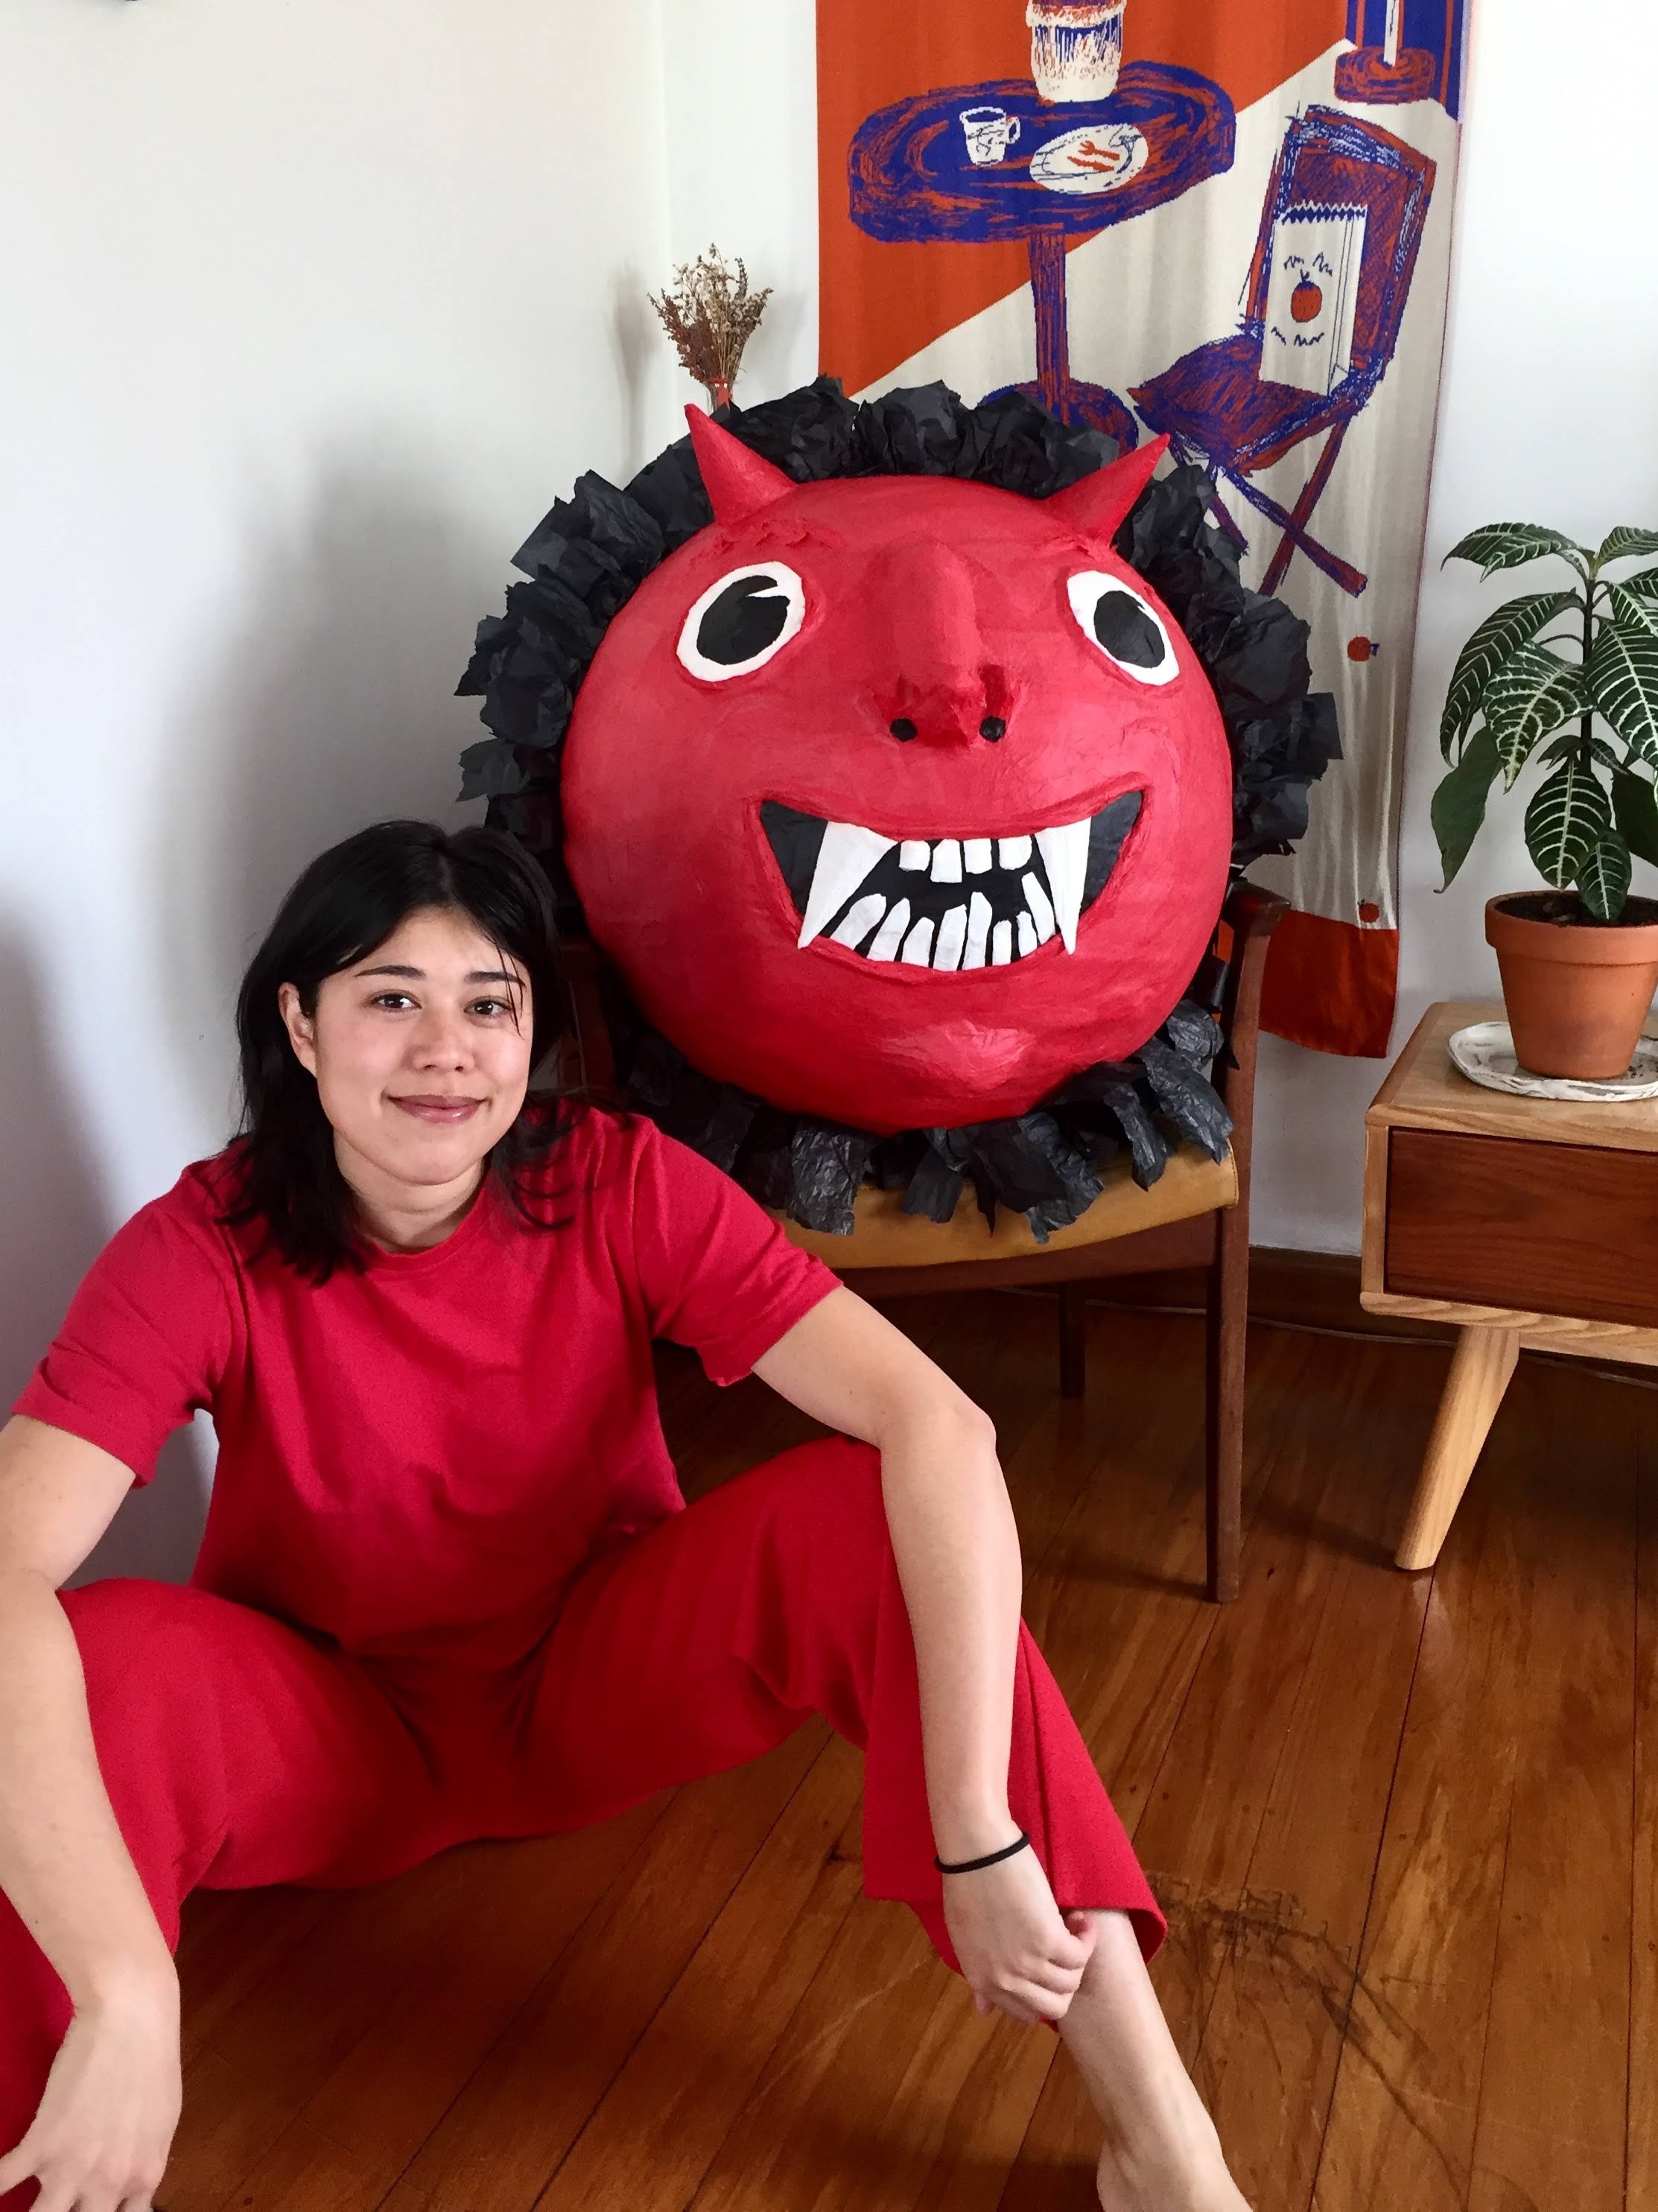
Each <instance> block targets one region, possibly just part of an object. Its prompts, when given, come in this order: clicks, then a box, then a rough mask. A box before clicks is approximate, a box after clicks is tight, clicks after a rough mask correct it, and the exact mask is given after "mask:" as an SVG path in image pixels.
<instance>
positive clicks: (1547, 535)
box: [1440, 522, 1588, 576]
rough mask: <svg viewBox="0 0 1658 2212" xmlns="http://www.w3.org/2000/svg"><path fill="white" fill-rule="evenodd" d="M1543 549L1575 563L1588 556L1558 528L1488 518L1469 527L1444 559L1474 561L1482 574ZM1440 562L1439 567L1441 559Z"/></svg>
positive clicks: (1520, 561) (1515, 563) (1534, 555)
mask: <svg viewBox="0 0 1658 2212" xmlns="http://www.w3.org/2000/svg"><path fill="white" fill-rule="evenodd" d="M1544 553H1564V555H1565V556H1566V557H1567V558H1568V559H1569V560H1571V561H1573V562H1574V563H1575V564H1581V563H1582V562H1583V561H1585V560H1586V559H1587V558H1588V556H1587V555H1586V554H1585V553H1584V550H1583V549H1582V546H1581V545H1579V544H1577V543H1576V541H1575V540H1574V539H1572V538H1565V537H1563V536H1562V535H1561V533H1560V532H1559V531H1558V530H1545V529H1544V527H1543V526H1542V525H1541V523H1538V522H1488V523H1486V524H1485V526H1484V527H1483V528H1482V529H1479V530H1471V531H1470V532H1468V534H1467V537H1466V538H1463V540H1462V541H1461V544H1457V545H1453V546H1452V548H1451V550H1450V551H1449V552H1448V554H1447V555H1446V556H1445V560H1446V561H1477V562H1479V566H1480V568H1481V571H1482V572H1483V574H1485V575H1487V576H1489V575H1491V574H1492V573H1493V571H1494V570H1496V569H1498V568H1523V567H1524V566H1525V564H1526V562H1527V561H1535V560H1536V559H1538V557H1539V556H1540V555H1542V554H1544ZM1440 566H1441V567H1443V566H1444V562H1441V563H1440Z"/></svg>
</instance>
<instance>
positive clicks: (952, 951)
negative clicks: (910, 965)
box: [932, 906, 967, 968]
mask: <svg viewBox="0 0 1658 2212" xmlns="http://www.w3.org/2000/svg"><path fill="white" fill-rule="evenodd" d="M966 935H967V908H965V907H964V906H953V907H951V908H950V912H949V913H948V914H947V915H945V916H944V920H943V921H941V922H940V923H939V924H938V944H937V945H935V946H934V947H933V951H932V964H933V966H934V967H935V968H959V967H960V966H961V964H962V941H963V939H964V938H965V937H966Z"/></svg>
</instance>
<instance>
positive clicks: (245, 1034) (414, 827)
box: [221, 821, 591, 1284]
mask: <svg viewBox="0 0 1658 2212" xmlns="http://www.w3.org/2000/svg"><path fill="white" fill-rule="evenodd" d="M423 908H440V909H444V910H447V911H449V912H452V913H456V914H461V915H465V916H466V917H467V918H468V920H470V921H473V922H475V923H476V924H477V927H478V928H479V930H480V931H482V933H483V935H484V936H485V937H487V938H488V939H489V941H490V943H491V944H492V945H494V946H495V951H496V952H497V953H498V954H501V955H502V956H505V955H507V954H510V955H511V956H512V957H513V959H514V960H516V961H517V962H518V963H519V966H520V967H521V968H522V969H523V970H524V972H525V975H526V976H527V977H528V978H529V984H530V1018H531V1054H530V1065H531V1070H532V1071H533V1070H534V1069H536V1068H537V1067H539V1066H541V1064H542V1063H543V1061H544V1060H545V1058H546V1056H547V1054H549V1053H550V1051H551V1050H552V1049H553V1048H554V1047H555V1046H556V1044H557V1043H558V1042H559V1039H560V1038H561V1036H562V1035H563V1033H564V1030H565V1028H566V1026H567V1012H566V1009H567V1004H568V1001H567V998H566V994H565V989H564V984H563V979H562V975H561V973H560V969H559V963H558V934H557V928H556V922H555V917H554V907H553V898H552V893H551V890H550V885H549V884H548V881H547V878H546V875H545V873H544V871H543V870H542V869H541V868H540V867H539V866H537V863H536V862H535V861H534V860H532V859H531V857H530V855H529V854H526V853H525V850H524V848H523V847H522V846H521V845H519V843H518V842H517V841H516V840H515V839H514V838H513V837H511V836H507V834H506V833H505V832H504V831H501V830H499V829H477V828H468V829H458V830H452V831H451V830H446V829H440V827H439V825H438V824H437V823H435V822H416V821H392V822H376V823H373V824H372V825H371V826H370V827H369V828H368V829H359V830H358V831H357V833H356V834H355V836H351V837H347V838H344V839H343V841H342V842H340V843H339V844H337V845H331V846H330V847H329V848H328V850H327V851H326V852H325V853H319V854H318V856H317V858H316V859H315V860H313V861H312V863H311V864H310V866H308V867H307V868H306V869H305V870H304V871H303V872H301V875H300V876H299V877H298V878H297V879H296V880H295V883H294V884H292V885H291V887H290V888H289V890H288V894H287V896H286V897H284V899H283V900H282V905H281V906H280V908H278V909H277V912H276V920H275V921H273V922H272V923H271V925H270V928H269V929H268V930H267V931H266V932H265V936H264V943H263V944H262V945H260V947H259V949H258V951H257V952H256V953H255V954H254V956H253V957H252V961H251V962H250V963H249V965H248V969H247V972H246V975H244V976H243V978H242V985H241V989H240V993H239V994H238V996H237V1000H236V1035H237V1039H238V1042H239V1045H240V1060H241V1093H242V1111H241V1119H240V1128H239V1138H240V1142H239V1146H238V1151H239V1154H240V1160H239V1166H240V1178H239V1182H238V1186H237V1188H236V1190H235V1193H234V1201H233V1203H232V1205H231V1206H230V1207H229V1209H228V1211H227V1212H225V1213H224V1214H223V1215H222V1216H221V1219H222V1221H223V1223H224V1224H225V1225H226V1226H227V1227H233V1228H240V1227H243V1226H246V1225H251V1224H258V1225H261V1226H263V1227H264V1230H265V1231H266V1232H267V1236H268V1239H269V1242H270V1244H272V1245H274V1246H275V1248H276V1250H277V1252H278V1253H280V1255H282V1259H283V1260H285V1261H287V1262H288V1265H289V1266H290V1267H294V1268H295V1269H296V1270H297V1271H298V1272H299V1273H301V1274H302V1275H304V1276H306V1277H307V1279H309V1280H311V1281H312V1282H313V1283H319V1284H320V1283H325V1282H326V1281H327V1280H328V1279H329V1277H330V1276H331V1274H332V1273H333V1272H334V1270H335V1269H336V1268H337V1267H354V1268H355V1269H356V1270H357V1271H358V1272H361V1270H362V1268H363V1267H364V1266H365V1265H366V1263H367V1246H366V1244H365V1243H364V1241H363V1238H362V1235H361V1230H360V1228H359V1227H358V1225H357V1224H356V1222H355V1210H354V1205H353V1200H352V1196H351V1192H350V1188H349V1185H348V1184H347V1182H346V1181H345V1178H344V1176H343V1175H342V1174H341V1173H340V1170H339V1164H338V1162H337V1158H336V1157H335V1152H334V1132H333V1128H332V1126H331V1123H330V1121H329V1120H328V1117H327V1115H326V1114H325V1112H324V1111H323V1107H322V1102H321V1100H320V1098H319V1097H318V1094H317V1085H316V1079H315V1078H314V1077H313V1076H312V1075H311V1074H310V1073H308V1072H307V1069H306V1068H305V1067H304V1066H302V1065H301V1062H300V1060H299V1059H298V1057H297V1055H296V1054H295V1050H294V1047H293V1044H292V1042H291V1041H290V1039H289V1037H288V1030H287V1025H286V1024H285V1023H284V1022H283V1020H282V1012H281V1009H280V1006H279V1005H278V1001H277V992H278V989H279V988H280V987H281V986H282V984H283V983H292V984H293V985H294V987H295V989H296V990H297V991H298V993H299V996H300V1005H301V1008H302V1009H303V1011H304V1012H305V1013H306V1014H307V1017H309V1016H313V1015H314V1014H315V1012H316V1010H317V994H318V990H319V987H320V986H321V985H322V983H323V982H324V981H325V980H326V978H327V977H329V976H330V975H338V974H339V972H340V971H341V969H345V968H349V967H350V966H351V965H352V964H353V963H354V962H356V961H359V960H361V959H363V958H365V957H367V954H369V953H370V952H372V951H374V948H375V947H376V946H377V945H383V944H384V943H385V942H386V939H387V938H388V937H390V936H391V935H392V932H393V931H394V930H396V929H397V928H398V927H399V926H400V925H401V924H402V923H403V922H404V921H406V920H407V918H408V917H409V915H411V914H414V913H416V912H418V911H420V910H422V909H423ZM507 964H508V963H507V959H506V958H505V957H502V960H501V965H502V966H503V967H506V966H507ZM514 1011H515V1012H517V1009H516V1008H515V1010H514ZM531 1085H532V1086H533V1085H534V1076H533V1073H532V1074H531ZM590 1096H591V1094H589V1093H588V1092H586V1091H584V1090H581V1089H580V1088H578V1087H576V1086H565V1085H551V1086H544V1087H542V1088H539V1089H537V1088H534V1087H531V1089H530V1090H529V1091H527V1092H526V1094H525V1099H524V1103H523V1104H522V1106H521V1107H520V1108H519V1113H518V1115H517V1118H516V1119H515V1120H514V1121H513V1125H512V1127H510V1128H509V1129H507V1131H506V1132H505V1133H504V1134H503V1135H502V1136H501V1137H500V1138H499V1139H497V1140H496V1142H495V1145H494V1146H492V1147H491V1149H490V1152H489V1155H488V1157H487V1164H486V1173H488V1174H489V1175H490V1176H493V1177H494V1179H495V1182H496V1183H497V1184H498V1185H499V1186H500V1187H501V1189H502V1190H503V1191H504V1192H505V1194H507V1197H508V1198H509V1199H510V1200H511V1201H512V1203H513V1206H515V1207H516V1209H517V1211H518V1212H519V1214H520V1215H521V1216H522V1217H523V1218H524V1219H525V1221H527V1222H529V1223H530V1224H531V1225H532V1226H533V1227H536V1228H541V1229H551V1228H556V1227H557V1226H558V1225H559V1223H558V1222H557V1221H556V1220H553V1219H550V1218H548V1217H547V1215H546V1213H545V1212H535V1211H533V1210H532V1209H531V1205H530V1203H529V1199H530V1196H531V1191H530V1190H529V1189H527V1188H526V1187H525V1186H526V1183H527V1182H528V1180H529V1177H530V1176H531V1174H532V1172H533V1170H536V1169H537V1168H539V1167H540V1166H541V1165H542V1164H544V1162H545V1161H546V1159H547V1158H548V1157H549V1155H550V1153H551V1152H553V1150H554V1149H555V1147H556V1146H557V1144H558V1143H559V1141H560V1140H561V1139H562V1137H563V1136H564V1135H566V1134H567V1133H568V1128H569V1126H570V1120H569V1117H568V1115H567V1114H566V1113H565V1112H564V1111H563V1110H562V1109H563V1108H564V1107H565V1105H566V1104H567V1103H569V1102H572V1101H575V1100H585V1099H586V1098H588V1097H590Z"/></svg>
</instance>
